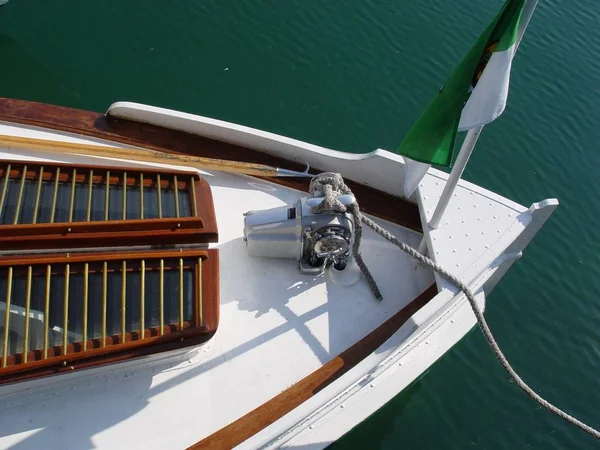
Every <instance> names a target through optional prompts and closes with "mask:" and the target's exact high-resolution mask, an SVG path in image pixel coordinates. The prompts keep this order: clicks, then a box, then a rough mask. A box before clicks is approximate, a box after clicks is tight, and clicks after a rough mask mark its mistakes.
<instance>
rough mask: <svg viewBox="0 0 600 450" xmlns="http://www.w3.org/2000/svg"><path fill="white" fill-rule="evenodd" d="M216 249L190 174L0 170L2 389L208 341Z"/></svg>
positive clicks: (6, 165) (4, 165) (19, 166)
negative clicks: (11, 383)
mask: <svg viewBox="0 0 600 450" xmlns="http://www.w3.org/2000/svg"><path fill="white" fill-rule="evenodd" d="M217 239H218V234H217V225H216V218H215V213H214V206H213V201H212V194H211V191H210V187H209V186H208V184H207V183H206V182H205V181H204V180H203V179H201V178H200V177H199V176H198V174H197V173H194V172H182V171H168V170H147V169H145V168H144V169H131V168H125V167H117V168H115V167H103V166H84V165H74V164H57V163H47V162H43V163H41V162H36V163H29V162H24V161H20V162H19V161H0V251H2V252H3V253H4V256H2V258H0V383H4V382H9V381H16V380H22V379H27V378H32V377H37V376H40V375H46V374H50V373H56V372H60V371H65V370H74V369H77V368H80V367H88V366H92V365H97V364H102V363H107V362H112V361H117V360H123V359H127V358H130V357H134V356H140V355H144V354H149V353H154V352H158V351H163V350H168V349H171V348H176V347H182V346H186V345H192V344H194V343H199V342H202V341H204V340H207V339H208V338H210V337H211V336H212V335H213V334H214V332H215V331H216V328H217V325H218V319H219V314H218V308H219V276H218V273H219V259H218V250H217V249H208V248H207V243H208V242H215V241H217ZM179 244H186V245H187V246H188V248H185V249H184V248H182V247H180V246H179ZM189 244H197V245H192V246H191V247H190V246H189ZM141 245H143V246H145V247H146V248H148V246H149V245H151V246H152V250H139V248H140V247H139V246H141ZM98 247H102V249H98V250H94V248H98ZM65 248H68V249H70V250H69V252H70V253H65V252H64V251H63V252H61V253H58V252H56V249H65ZM52 249H54V252H56V253H50V252H52V251H53V250H52ZM17 250H18V251H19V253H18V254H16V253H15V251H17ZM40 250H42V252H40ZM11 252H12V255H11Z"/></svg>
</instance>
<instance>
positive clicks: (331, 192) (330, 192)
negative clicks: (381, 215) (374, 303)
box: [308, 172, 383, 300]
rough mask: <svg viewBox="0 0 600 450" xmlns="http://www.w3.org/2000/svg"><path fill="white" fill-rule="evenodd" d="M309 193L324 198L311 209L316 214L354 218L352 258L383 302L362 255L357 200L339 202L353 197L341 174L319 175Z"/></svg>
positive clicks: (312, 181) (361, 219)
mask: <svg viewBox="0 0 600 450" xmlns="http://www.w3.org/2000/svg"><path fill="white" fill-rule="evenodd" d="M308 192H309V194H310V195H311V196H312V197H323V201H322V202H321V203H319V204H318V205H317V206H315V207H313V208H311V211H312V212H313V213H314V214H320V213H322V212H338V213H346V214H349V215H350V216H351V217H352V224H353V225H354V239H353V242H352V256H353V257H354V260H355V261H356V264H357V265H358V268H359V269H360V271H361V273H362V275H363V277H364V278H365V280H366V281H367V284H368V285H369V288H371V292H373V295H374V296H375V298H377V300H382V299H383V296H382V295H381V292H380V291H379V287H378V286H377V283H376V282H375V279H374V278H373V276H372V275H371V272H370V271H369V268H368V267H367V265H366V264H365V262H364V261H363V259H362V256H361V254H360V241H361V239H362V222H363V220H364V216H363V215H362V214H361V212H360V208H359V207H358V203H357V202H356V200H354V202H353V203H351V204H349V205H344V204H343V203H342V202H341V201H340V200H339V196H340V195H344V194H349V195H352V191H351V190H350V188H349V187H348V186H346V183H344V179H343V178H342V176H341V175H340V174H339V173H334V172H325V173H322V174H319V175H317V176H316V177H314V178H313V179H312V180H311V181H310V186H309V188H308Z"/></svg>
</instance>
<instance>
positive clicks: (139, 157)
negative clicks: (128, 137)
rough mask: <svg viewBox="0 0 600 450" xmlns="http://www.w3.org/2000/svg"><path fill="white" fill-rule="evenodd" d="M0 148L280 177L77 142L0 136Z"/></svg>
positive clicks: (247, 167) (271, 170)
mask: <svg viewBox="0 0 600 450" xmlns="http://www.w3.org/2000/svg"><path fill="white" fill-rule="evenodd" d="M0 147H6V148H8V149H9V150H10V149H19V150H42V151H51V152H63V153H69V154H77V155H88V156H97V157H103V158H111V159H115V158H116V159H128V160H133V161H138V162H152V163H160V164H169V165H172V166H182V167H194V168H196V169H202V170H219V171H223V172H229V173H239V174H244V175H251V176H259V177H275V176H277V168H276V167H272V166H268V165H266V164H255V163H247V162H240V161H228V160H225V159H215V158H205V157H202V156H190V155H182V154H174V153H166V152H160V151H156V150H148V149H145V148H120V147H113V146H103V145H94V144H81V143H76V142H65V141H54V140H48V139H37V138H29V137H21V136H7V135H0Z"/></svg>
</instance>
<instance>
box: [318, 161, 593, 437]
mask: <svg viewBox="0 0 600 450" xmlns="http://www.w3.org/2000/svg"><path fill="white" fill-rule="evenodd" d="M309 192H310V194H311V195H313V196H316V195H322V196H324V197H325V199H324V200H323V202H321V203H320V204H319V205H318V206H317V207H315V208H313V212H314V213H321V212H323V211H336V212H346V213H348V214H350V215H351V216H352V219H353V223H354V228H355V231H354V232H355V237H354V243H353V245H352V254H353V256H354V259H355V260H356V263H357V264H358V267H359V268H360V271H361V272H362V274H363V276H364V277H365V279H366V281H367V283H368V284H369V287H370V288H371V291H372V292H373V294H374V295H375V297H376V298H377V299H378V300H382V296H381V292H380V291H379V288H378V287H377V283H376V282H375V280H374V279H373V276H372V275H371V273H370V272H369V269H368V268H367V266H366V264H365V263H364V261H363V259H362V256H361V255H360V251H359V247H360V241H361V238H362V224H363V223H364V224H365V225H367V226H368V227H370V228H372V229H373V230H374V231H375V232H376V233H377V234H379V235H380V236H381V237H383V238H384V239H386V240H387V241H389V242H391V243H392V244H394V245H395V246H396V247H398V248H400V250H402V251H404V252H405V253H407V254H409V255H410V256H412V257H413V258H415V259H416V260H417V261H419V262H420V263H422V264H424V265H426V266H428V267H430V268H431V269H432V270H433V271H435V272H437V273H439V274H440V275H442V276H443V277H444V278H446V279H447V280H448V281H450V282H451V283H452V284H454V285H455V286H456V287H457V288H459V289H460V290H461V291H462V292H463V293H464V294H465V296H466V297H467V300H468V301H469V304H470V305H471V309H472V310H473V312H474V313H475V317H476V318H477V323H478V324H479V328H480V329H481V331H482V332H483V336H484V337H485V340H486V341H487V343H488V344H489V346H490V348H491V349H492V352H493V353H494V355H495V356H496V358H497V359H498V361H499V362H500V364H501V365H502V367H503V368H504V370H506V372H507V373H508V375H509V376H510V378H511V379H512V381H514V382H515V384H516V385H517V386H519V388H521V389H522V390H523V391H524V392H525V393H526V394H527V395H528V396H529V397H530V398H532V399H533V400H534V401H536V402H537V403H538V404H539V405H541V406H542V407H544V408H546V409H547V410H548V411H550V412H552V413H553V414H555V415H557V416H558V417H560V418H561V419H564V420H566V421H567V422H569V423H570V424H572V425H575V426H576V427H578V428H579V429H581V430H583V431H585V432H586V433H588V434H590V435H592V436H593V437H595V438H596V439H599V440H600V432H599V431H598V430H596V429H594V428H592V427H590V426H589V425H586V424H585V423H583V422H582V421H580V420H578V419H576V418H575V417H573V416H571V415H570V414H568V413H566V412H565V411H563V410H562V409H560V408H558V407H556V406H554V405H553V404H552V403H550V402H549V401H547V400H545V399H543V398H542V397H541V396H540V395H539V394H537V393H536V392H535V391H534V390H533V389H531V388H530V387H529V386H528V385H527V383H525V381H523V379H522V378H521V377H520V376H519V375H518V374H517V372H515V370H514V369H513V368H512V367H511V365H510V363H509V362H508V360H507V359H506V356H504V353H502V350H500V347H499V346H498V343H497V342H496V339H495V338H494V335H493V334H492V331H491V330H490V327H489V326H488V324H487V321H486V320H485V317H484V315H483V313H482V311H481V309H479V305H477V301H476V299H475V295H474V294H473V292H472V291H471V290H470V289H469V288H468V286H467V285H466V284H464V283H463V282H462V281H461V280H460V279H459V278H458V277H456V276H454V275H452V274H451V273H450V272H448V271H447V270H446V269H444V268H443V267H441V266H440V265H438V264H436V263H435V262H433V261H432V260H431V259H429V258H428V257H426V256H424V255H422V254H421V253H419V252H418V251H416V250H415V249H414V248H412V247H410V246H409V245H407V244H405V243H404V242H401V241H399V240H398V239H397V238H396V237H395V236H394V235H392V234H391V233H390V232H389V231H387V230H385V229H384V228H382V227H380V226H379V225H377V224H376V223H375V222H373V221H372V220H371V219H369V218H368V217H366V216H364V215H363V214H362V213H361V212H360V208H359V206H358V203H357V202H354V203H352V204H351V205H349V206H345V205H343V204H342V203H341V202H340V201H339V200H338V198H337V197H338V196H339V195H342V194H352V191H351V190H350V188H349V187H348V186H346V184H345V183H344V180H343V178H342V176H341V175H340V174H339V173H331V172H328V173H324V174H321V175H318V176H316V177H315V178H313V180H312V181H311V183H310V187H309Z"/></svg>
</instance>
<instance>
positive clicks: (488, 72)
mask: <svg viewBox="0 0 600 450" xmlns="http://www.w3.org/2000/svg"><path fill="white" fill-rule="evenodd" d="M536 5H537V0H506V2H505V3H504V5H502V8H501V9H500V11H499V12H498V14H497V15H496V17H495V18H494V20H493V21H492V23H490V25H489V26H488V27H487V29H486V30H485V31H484V32H483V34H482V35H481V36H480V37H479V39H478V40H477V42H476V43H475V45H474V46H473V47H472V48H471V50H470V51H469V53H467V55H466V56H465V58H464V59H463V60H462V61H461V63H460V64H459V65H458V66H457V67H456V69H454V71H453V72H452V75H451V76H450V78H448V80H447V81H446V84H445V85H444V86H443V87H442V88H441V89H440V91H439V93H438V94H437V95H436V96H435V98H434V99H433V101H432V102H431V103H430V104H429V106H428V107H427V109H426V110H425V112H423V114H422V115H421V117H419V119H418V120H417V122H416V123H415V124H414V125H413V127H412V128H411V130H410V131H409V132H408V134H407V135H406V137H405V138H404V140H403V141H402V144H400V147H399V148H398V153H400V154H401V155H403V156H406V157H408V158H410V159H412V160H415V161H420V162H421V163H425V164H426V165H429V164H436V165H441V166H449V165H450V164H451V163H452V154H453V151H454V143H455V141H456V133H457V132H458V131H466V130H469V129H471V128H475V127H478V126H480V125H485V124H487V123H489V122H491V121H493V120H495V119H496V118H498V116H500V114H502V112H503V111H504V107H505V106H506V99H507V97H508V85H509V81H510V69H511V65H512V59H513V57H514V55H515V53H516V51H517V47H518V45H519V42H520V41H521V38H522V37H523V34H524V33H525V29H526V28H527V25H528V23H529V20H530V19H531V15H532V14H533V11H534V9H535V7H536ZM414 166H415V165H414V164H413V168H414V169H416V167H414ZM419 166H420V168H421V170H416V172H419V173H420V176H418V177H415V176H414V175H417V174H416V173H413V174H412V176H408V175H409V174H408V172H407V179H406V182H409V183H410V184H414V186H407V185H406V183H405V193H407V191H410V193H412V191H413V190H414V188H415V187H416V184H418V182H419V180H420V179H421V177H422V175H424V174H425V172H426V171H427V170H426V168H425V167H428V166H425V167H423V166H424V165H423V164H420V165H419ZM407 168H408V167H407ZM413 172H415V171H414V170H413ZM409 178H413V180H409ZM415 178H418V179H416V180H414V179H415ZM415 181H416V183H415ZM407 188H408V189H407ZM408 195H410V194H408Z"/></svg>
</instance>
